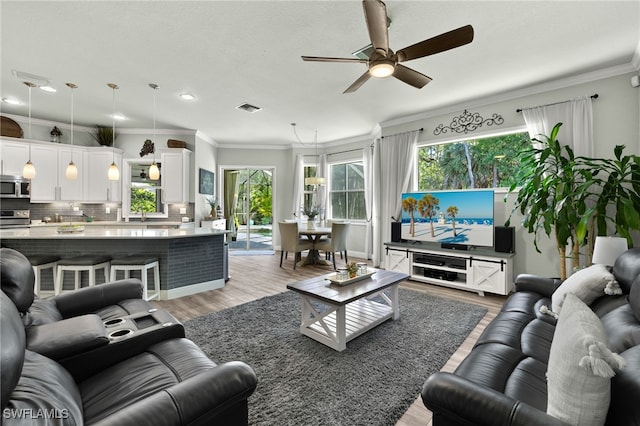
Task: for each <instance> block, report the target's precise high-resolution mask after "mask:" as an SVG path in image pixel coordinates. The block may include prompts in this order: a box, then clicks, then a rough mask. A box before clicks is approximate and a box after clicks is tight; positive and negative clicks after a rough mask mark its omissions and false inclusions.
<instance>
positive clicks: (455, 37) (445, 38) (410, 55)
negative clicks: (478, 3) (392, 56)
mask: <svg viewBox="0 0 640 426" xmlns="http://www.w3.org/2000/svg"><path fill="white" fill-rule="evenodd" d="M472 41H473V27H472V26H471V25H465V26H464V27H460V28H457V29H455V30H452V31H449V32H446V33H443V34H440V35H439V36H435V37H432V38H430V39H427V40H423V41H421V42H420V43H416V44H413V45H411V46H408V47H405V48H404V49H400V50H398V51H397V52H396V55H397V56H398V62H404V61H410V60H412V59H417V58H422V57H424V56H429V55H433V54H434V53H440V52H444V51H446V50H449V49H453V48H456V47H460V46H463V45H465V44H468V43H471V42H472Z"/></svg>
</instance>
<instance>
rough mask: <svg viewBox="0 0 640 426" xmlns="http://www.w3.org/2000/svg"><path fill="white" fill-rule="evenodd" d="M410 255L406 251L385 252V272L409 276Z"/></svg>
mask: <svg viewBox="0 0 640 426" xmlns="http://www.w3.org/2000/svg"><path fill="white" fill-rule="evenodd" d="M412 256H413V254H412V253H408V252H407V250H394V249H391V248H390V249H388V250H387V266H386V268H385V269H386V270H387V271H393V272H402V273H404V274H409V275H411V257H412Z"/></svg>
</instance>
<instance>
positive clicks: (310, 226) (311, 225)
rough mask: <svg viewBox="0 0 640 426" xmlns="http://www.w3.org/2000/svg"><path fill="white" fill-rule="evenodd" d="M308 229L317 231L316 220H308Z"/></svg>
mask: <svg viewBox="0 0 640 426" xmlns="http://www.w3.org/2000/svg"><path fill="white" fill-rule="evenodd" d="M307 229H316V220H315V218H314V219H311V218H309V219H307Z"/></svg>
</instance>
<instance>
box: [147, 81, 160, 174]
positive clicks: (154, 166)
mask: <svg viewBox="0 0 640 426" xmlns="http://www.w3.org/2000/svg"><path fill="white" fill-rule="evenodd" d="M149 87H151V88H152V89H153V143H154V147H153V163H151V166H149V179H151V180H158V179H160V169H159V168H158V165H157V164H156V149H155V143H156V90H158V85H157V84H153V83H149Z"/></svg>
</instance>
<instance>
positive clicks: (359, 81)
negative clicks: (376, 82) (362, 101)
mask: <svg viewBox="0 0 640 426" xmlns="http://www.w3.org/2000/svg"><path fill="white" fill-rule="evenodd" d="M370 77H371V75H370V74H369V71H367V72H365V73H364V74H362V75H361V76H360V77H359V78H358V79H357V80H356V81H354V82H353V84H352V85H351V86H349V87H347V90H345V91H344V92H342V93H343V94H344V93H353V92H355V91H356V90H358V89H359V88H360V86H362V85H363V84H364V83H366V82H367V80H369V78H370Z"/></svg>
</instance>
